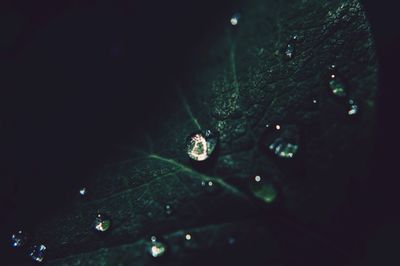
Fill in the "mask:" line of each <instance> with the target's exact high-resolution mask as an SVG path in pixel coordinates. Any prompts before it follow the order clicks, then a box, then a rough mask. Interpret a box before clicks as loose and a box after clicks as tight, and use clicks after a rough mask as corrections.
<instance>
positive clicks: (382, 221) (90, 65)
mask: <svg viewBox="0 0 400 266" xmlns="http://www.w3.org/2000/svg"><path fill="white" fill-rule="evenodd" d="M81 2H82V1H58V3H55V2H54V1H40V2H38V1H32V2H28V1H25V2H24V1H13V3H12V4H7V3H3V2H2V3H1V4H0V33H1V35H0V60H1V62H0V77H1V79H0V86H1V91H0V92H1V97H0V137H1V138H0V156H1V157H0V159H1V162H0V167H1V169H0V170H1V172H0V173H1V176H0V178H1V183H0V215H1V222H0V223H1V224H2V225H1V235H0V237H1V239H0V241H1V247H0V249H1V250H2V251H1V252H3V251H4V252H5V253H8V252H10V251H9V248H6V247H7V246H9V241H10V239H9V238H10V234H11V233H12V232H13V231H14V230H15V229H17V228H20V227H22V228H25V229H26V230H27V231H29V230H31V229H32V228H33V226H34V225H35V224H36V223H40V221H41V219H44V217H46V216H47V215H51V213H52V211H54V210H55V209H59V208H62V207H63V205H64V204H65V203H66V202H67V201H68V200H69V198H70V194H71V191H78V188H79V186H81V185H82V184H84V183H85V176H87V175H88V173H90V171H91V170H92V169H94V168H96V166H98V165H101V163H102V162H103V161H105V160H106V159H107V158H108V157H109V156H110V152H111V150H112V144H113V143H115V142H116V140H120V139H124V138H130V137H132V136H134V134H135V132H137V129H138V128H140V127H141V125H143V124H145V123H146V121H149V119H148V118H149V117H151V116H156V115H157V113H158V112H162V111H163V110H162V108H161V107H159V106H162V103H163V102H165V101H167V100H168V91H169V90H171V88H172V87H171V83H172V82H171V80H174V79H175V78H177V77H179V76H182V75H184V72H185V69H186V66H187V62H188V58H189V57H190V53H191V51H192V50H193V49H192V48H193V47H194V46H195V45H196V44H197V43H198V42H201V40H202V39H203V38H204V36H205V35H206V34H207V32H208V31H210V29H212V27H213V25H214V24H215V23H216V21H218V20H221V19H226V18H227V17H228V16H229V14H231V11H232V10H235V7H234V4H232V3H231V1H226V0H220V1H211V0H206V1H158V2H155V1H154V2H152V1H140V0H135V1H85V3H81ZM363 2H364V6H365V8H366V10H367V16H368V18H369V21H370V22H371V24H372V30H373V34H374V37H375V41H376V48H377V52H378V60H379V64H380V69H379V71H380V73H379V75H380V89H379V93H378V123H377V127H376V128H377V131H376V138H375V139H374V140H373V142H371V145H375V153H374V155H373V156H374V160H373V161H374V171H373V172H372V173H371V176H370V177H369V179H368V180H367V187H368V196H369V197H368V199H367V200H366V202H365V209H363V210H359V212H360V215H361V216H362V217H365V223H364V224H360V225H359V227H360V232H361V235H363V237H364V238H365V253H366V254H365V256H366V257H368V261H369V262H370V263H371V265H377V264H375V263H379V264H380V265H395V264H391V263H395V262H394V260H395V257H396V256H395V255H396V247H397V248H398V247H399V244H398V243H397V242H398V241H397V239H399V237H400V234H399V231H400V230H399V229H398V225H399V220H398V219H397V216H396V214H397V213H398V205H397V203H398V202H399V200H397V198H398V195H399V192H398V187H397V186H396V185H397V184H399V183H400V182H398V181H397V178H398V177H399V174H398V167H397V165H398V164H399V163H398V158H399V155H398V153H399V152H398V151H399V148H400V147H399V141H398V139H399V137H398V136H399V129H398V128H399V127H398V126H397V124H398V123H399V122H400V119H399V118H398V113H399V112H398V111H399V107H398V106H399V104H398V102H399V93H398V92H397V91H398V89H399V88H400V86H399V85H398V83H399V82H398V76H400V75H399V74H398V71H399V69H400V68H399V49H400V35H399V32H400V31H399V29H398V27H399V26H400V23H399V19H398V14H397V11H398V8H397V7H396V6H395V5H394V4H393V3H392V2H391V1H388V0H386V1H373V0H369V1H367V0H366V1H363ZM360 232H359V233H360ZM351 237H352V236H351V235H349V238H351ZM3 255H6V257H9V255H8V254H3ZM8 259H10V258H8ZM397 260H398V259H397ZM0 264H1V263H0Z"/></svg>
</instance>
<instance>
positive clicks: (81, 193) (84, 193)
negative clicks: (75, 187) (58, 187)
mask: <svg viewBox="0 0 400 266" xmlns="http://www.w3.org/2000/svg"><path fill="white" fill-rule="evenodd" d="M86 193H87V190H86V187H83V188H81V189H80V190H79V194H80V195H81V196H85V195H86Z"/></svg>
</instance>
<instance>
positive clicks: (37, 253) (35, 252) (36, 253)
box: [28, 244, 46, 262]
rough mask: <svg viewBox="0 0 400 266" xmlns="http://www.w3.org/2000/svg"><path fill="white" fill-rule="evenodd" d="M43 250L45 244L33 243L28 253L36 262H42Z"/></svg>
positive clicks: (44, 249)
mask: <svg viewBox="0 0 400 266" xmlns="http://www.w3.org/2000/svg"><path fill="white" fill-rule="evenodd" d="M45 251H46V246H45V245H42V244H40V245H34V246H32V247H31V248H30V249H29V251H28V255H29V257H31V258H32V259H33V260H34V261H36V262H43V260H44V255H45Z"/></svg>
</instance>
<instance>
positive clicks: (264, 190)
mask: <svg viewBox="0 0 400 266" xmlns="http://www.w3.org/2000/svg"><path fill="white" fill-rule="evenodd" d="M250 190H251V192H252V193H253V195H254V196H256V197H257V198H259V199H261V200H263V201H264V202H266V203H272V202H273V201H274V200H275V199H276V196H277V195H278V192H277V190H276V188H275V186H274V185H273V184H272V182H270V181H268V180H266V179H265V178H262V177H261V176H259V175H257V176H255V177H253V178H251V180H250Z"/></svg>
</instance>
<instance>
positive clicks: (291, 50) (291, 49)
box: [283, 35, 299, 60]
mask: <svg viewBox="0 0 400 266" xmlns="http://www.w3.org/2000/svg"><path fill="white" fill-rule="evenodd" d="M298 39H299V38H298V36H297V35H294V36H292V37H291V38H290V40H289V42H288V43H287V44H286V46H285V49H284V51H283V55H284V57H285V59H287V60H290V59H292V58H293V57H294V55H295V52H296V47H295V46H296V42H297V41H298Z"/></svg>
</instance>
